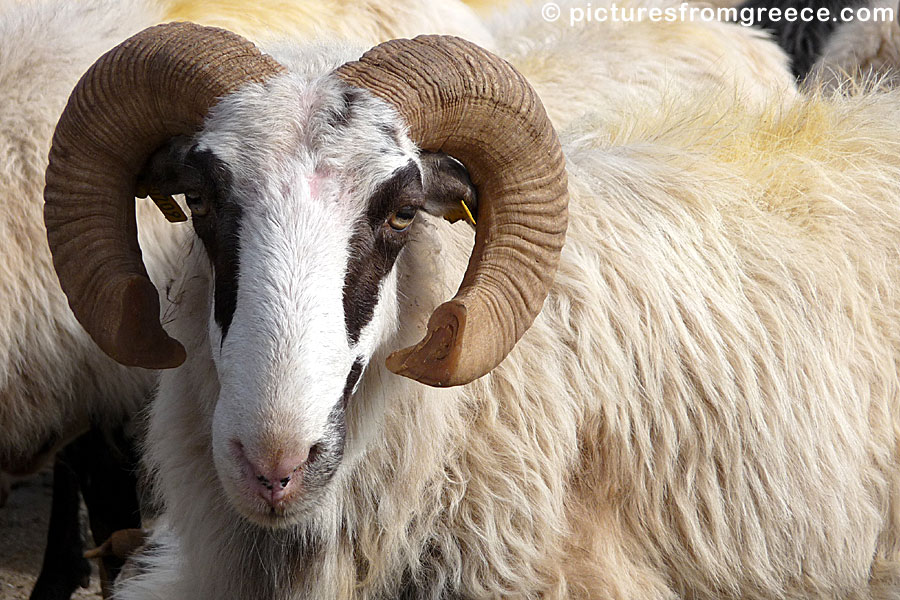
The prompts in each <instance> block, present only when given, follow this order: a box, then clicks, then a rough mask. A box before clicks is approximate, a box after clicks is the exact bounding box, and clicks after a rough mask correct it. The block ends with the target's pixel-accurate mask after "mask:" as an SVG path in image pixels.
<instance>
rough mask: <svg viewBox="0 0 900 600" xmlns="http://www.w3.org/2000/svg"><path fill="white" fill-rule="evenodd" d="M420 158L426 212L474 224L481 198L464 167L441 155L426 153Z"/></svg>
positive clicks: (454, 160) (451, 158) (450, 157)
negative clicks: (479, 198)
mask: <svg viewBox="0 0 900 600" xmlns="http://www.w3.org/2000/svg"><path fill="white" fill-rule="evenodd" d="M419 158H420V159H421V161H422V183H423V187H424V191H425V211H426V212H428V213H429V214H432V215H437V216H441V217H444V218H445V219H447V220H448V221H450V222H451V223H455V222H456V221H460V220H464V221H466V222H468V223H469V224H470V225H474V224H475V220H476V219H477V218H478V195H477V191H476V190H475V186H474V185H472V181H471V180H470V179H469V173H468V171H466V168H465V167H464V166H463V164H462V163H461V162H459V161H458V160H456V159H455V158H453V157H452V156H450V155H448V154H443V153H440V152H423V153H422V155H421V156H420V157H419ZM467 209H468V214H467Z"/></svg>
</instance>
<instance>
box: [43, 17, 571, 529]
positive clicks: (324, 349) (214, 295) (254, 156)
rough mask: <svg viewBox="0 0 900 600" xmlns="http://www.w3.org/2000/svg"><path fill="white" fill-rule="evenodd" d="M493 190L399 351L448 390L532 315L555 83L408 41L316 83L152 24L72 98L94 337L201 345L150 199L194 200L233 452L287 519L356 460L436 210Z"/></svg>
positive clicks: (129, 357) (261, 505)
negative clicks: (419, 241) (175, 293)
mask: <svg viewBox="0 0 900 600" xmlns="http://www.w3.org/2000/svg"><path fill="white" fill-rule="evenodd" d="M460 165H465V169H463V168H462V167H461V166H460ZM469 177H471V180H470V179H469ZM474 190H477V197H478V210H477V217H478V218H477V228H476V239H475V247H474V249H473V252H472V256H471V259H470V263H469V267H468V270H467V272H466V275H465V277H464V279H463V281H462V285H461V286H460V288H459V291H458V293H457V294H456V296H455V297H454V298H453V299H452V300H450V301H448V302H446V303H444V304H443V305H441V306H439V307H438V308H437V309H436V310H435V311H434V313H433V314H432V316H431V318H430V320H429V322H428V330H427V333H426V335H425V337H424V339H423V340H422V341H421V342H420V343H419V344H417V345H416V346H414V347H412V348H407V349H404V350H399V351H398V352H395V353H394V354H393V355H391V356H390V357H389V359H388V366H389V368H390V369H391V370H393V371H394V372H396V373H399V374H402V375H405V376H407V377H411V378H413V379H416V380H418V381H421V382H423V383H426V384H430V385H439V386H446V385H459V384H464V383H467V382H469V381H472V380H473V379H475V378H477V377H480V376H481V375H483V374H485V373H487V372H488V371H490V370H491V369H492V368H494V367H495V366H496V365H497V364H499V363H500V362H501V361H502V360H503V358H504V357H505V356H506V355H507V353H509V351H510V350H511V349H512V348H513V346H514V345H515V343H516V342H517V341H518V339H519V338H520V337H521V335H522V334H523V333H524V332H525V330H526V329H527V328H528V327H529V326H530V325H531V323H532V321H533V320H534V318H535V316H536V315H537V313H538V312H539V311H540V309H541V305H542V303H543V301H544V298H545V297H546V295H547V292H548V289H549V287H550V284H551V281H552V278H553V275H554V272H555V270H556V265H557V261H558V256H559V252H560V249H561V247H562V243H563V240H564V236H565V229H566V218H567V211H566V202H567V194H566V176H565V169H564V161H563V157H562V152H561V150H560V147H559V142H558V140H557V137H556V134H555V133H554V131H553V129H552V127H551V125H550V123H549V121H548V119H547V117H546V115H545V113H544V110H543V108H542V107H541V105H540V102H539V100H538V99H537V97H536V96H535V94H534V92H533V91H532V90H531V88H530V87H529V85H528V84H527V83H526V82H525V80H524V79H523V78H522V77H521V76H520V75H519V74H518V73H516V72H515V71H514V70H513V69H512V68H511V67H510V66H509V65H508V64H507V63H505V62H504V61H502V60H500V59H498V58H496V57H494V56H492V55H490V54H489V53H487V52H485V51H484V50H482V49H480V48H478V47H476V46H473V45H472V44H470V43H468V42H465V41H463V40H460V39H456V38H448V37H436V36H428V37H420V38H417V39H415V40H395V41H392V42H387V43H385V44H382V45H380V46H378V47H376V48H374V49H372V50H371V51H369V52H368V53H366V54H365V55H364V56H363V57H362V59H360V60H359V61H358V62H353V63H348V64H345V65H343V66H342V67H340V68H338V69H337V70H336V71H335V72H333V73H331V74H329V75H327V76H325V77H320V78H318V79H315V80H301V79H299V78H291V77H289V76H288V74H287V73H286V72H285V69H284V68H283V67H282V66H281V65H279V64H278V63H277V62H276V61H274V60H273V59H272V58H271V57H269V56H266V55H263V54H261V53H260V52H259V51H258V50H257V49H256V48H255V47H254V46H253V45H252V44H250V43H249V42H247V41H246V40H243V39H241V38H239V37H238V36H235V35H234V34H231V33H229V32H226V31H223V30H219V29H211V28H203V27H199V26H196V25H192V24H186V23H177V24H167V25H160V26H157V27H154V28H151V29H148V30H145V31H144V32H142V33H139V34H138V35H136V36H134V37H133V38H131V39H129V40H127V41H125V42H124V43H122V44H121V45H120V46H118V47H116V48H115V49H113V50H112V51H110V52H109V53H108V54H106V55H105V56H103V57H101V58H100V59H99V60H98V61H97V62H96V63H95V64H94V66H93V67H92V68H91V69H90V70H89V71H88V72H87V73H86V74H85V76H84V77H83V78H82V80H81V81H80V82H79V84H78V86H77V87H76V89H75V91H74V92H73V94H72V97H71V98H70V100H69V104H68V106H67V108H66V110H65V112H64V114H63V115H62V117H61V119H60V122H59V125H58V127H57V130H56V134H55V136H54V140H53V147H52V150H51V153H50V166H49V168H48V171H47V187H46V191H45V199H46V209H45V218H46V223H47V229H48V237H49V241H50V246H51V249H52V251H53V257H54V263H55V265H56V269H57V272H58V273H59V277H60V281H61V283H62V287H63V289H64V290H65V292H66V294H67V295H68V297H69V301H70V305H71V306H72V309H73V311H74V313H75V315H76V316H77V318H78V319H79V321H80V322H81V323H82V325H84V327H85V329H87V331H88V332H89V333H90V334H91V336H92V337H93V338H94V340H95V341H96V342H97V343H98V344H99V345H100V347H101V348H102V349H103V350H104V351H106V352H107V353H108V354H109V355H110V356H112V357H113V358H115V359H116V360H118V361H119V362H121V363H123V364H127V365H134V366H141V367H146V368H172V367H177V366H178V365H180V364H181V363H182V362H183V361H184V359H185V350H184V348H183V346H182V345H181V344H180V343H179V342H177V341H175V340H174V339H172V338H170V337H169V336H168V335H167V334H166V332H165V331H164V330H163V328H162V326H161V324H160V320H159V303H158V294H157V291H156V289H155V288H154V287H153V284H152V283H151V282H150V280H149V279H148V277H147V273H146V270H145V268H144V265H143V262H142V258H141V250H140V248H139V246H138V243H137V236H136V223H135V212H134V197H135V195H136V193H141V194H143V193H144V192H147V191H154V192H155V193H158V194H162V195H166V194H177V193H183V194H185V198H186V201H187V205H188V207H189V208H190V210H191V213H192V215H191V221H192V225H193V228H194V231H195V233H196V236H197V237H198V238H199V240H200V241H201V242H202V245H203V247H204V248H205V251H206V253H207V255H208V258H209V263H210V267H211V272H212V281H213V285H212V289H211V290H210V294H211V299H210V315H209V345H210V351H211V353H212V356H213V359H214V362H215V365H216V370H217V373H218V378H219V384H220V392H219V400H218V404H217V406H216V409H215V417H214V427H213V451H214V456H215V459H216V465H217V470H218V472H219V476H220V479H221V480H222V482H223V484H224V486H225V488H226V490H228V491H229V492H230V495H231V496H232V498H233V500H234V501H235V504H236V505H237V506H238V508H239V509H241V511H242V512H243V513H244V514H245V515H246V516H248V517H250V518H252V519H254V520H257V521H260V522H268V523H273V522H274V521H273V520H272V519H275V520H277V518H276V517H278V516H281V515H290V514H291V512H292V510H294V509H295V508H296V506H298V505H299V504H298V503H297V502H296V499H297V498H299V497H301V496H303V497H305V498H307V499H308V498H309V496H310V494H312V493H313V492H314V491H315V490H317V489H320V488H322V487H324V486H325V484H326V483H327V481H328V480H329V479H330V477H331V475H332V474H333V473H334V471H335V468H336V465H337V464H338V463H339V461H340V458H341V455H342V450H343V441H344V440H343V430H344V422H343V419H344V416H343V407H344V404H345V403H346V401H347V398H348V396H349V395H350V394H351V393H352V391H353V389H354V386H355V384H356V382H357V380H358V378H359V376H360V373H361V372H362V370H363V369H364V368H365V367H366V365H367V363H368V362H369V360H370V359H371V357H372V355H373V353H374V351H375V349H376V347H377V346H378V344H379V342H380V341H382V340H384V339H386V336H387V335H388V334H389V333H390V329H391V328H392V327H396V316H397V315H396V311H397V309H396V306H397V303H396V297H395V296H396V289H397V283H396V277H397V274H396V273H395V271H396V268H395V259H396V258H397V256H398V254H399V253H400V252H401V251H402V249H403V247H404V244H405V243H406V241H407V238H408V236H409V235H410V230H411V229H414V222H415V220H416V214H417V213H418V212H419V211H428V212H431V213H436V214H441V215H445V216H446V215H448V213H453V212H458V211H459V210H460V208H461V207H460V204H459V202H460V200H462V199H465V198H467V197H469V198H470V199H471V196H473V195H474V194H475V192H474Z"/></svg>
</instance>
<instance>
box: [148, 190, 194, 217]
mask: <svg viewBox="0 0 900 600" xmlns="http://www.w3.org/2000/svg"><path fill="white" fill-rule="evenodd" d="M150 199H151V200H153V202H155V203H156V206H157V207H158V208H159V210H161V211H162V214H163V215H165V217H166V220H167V221H169V223H184V222H185V221H187V215H185V214H184V211H183V210H181V207H180V206H178V203H177V202H175V198H173V197H172V196H163V195H160V194H154V193H153V192H151V193H150Z"/></svg>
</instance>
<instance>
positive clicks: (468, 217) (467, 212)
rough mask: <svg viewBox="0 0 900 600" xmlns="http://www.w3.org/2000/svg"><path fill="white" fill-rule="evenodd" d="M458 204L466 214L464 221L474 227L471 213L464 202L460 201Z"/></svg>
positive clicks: (473, 218)
mask: <svg viewBox="0 0 900 600" xmlns="http://www.w3.org/2000/svg"><path fill="white" fill-rule="evenodd" d="M459 203H460V204H462V207H463V210H464V211H465V212H466V219H467V220H468V221H469V223H471V224H472V227H475V217H473V216H472V211H471V210H469V207H468V206H466V203H465V201H464V200H460V201H459Z"/></svg>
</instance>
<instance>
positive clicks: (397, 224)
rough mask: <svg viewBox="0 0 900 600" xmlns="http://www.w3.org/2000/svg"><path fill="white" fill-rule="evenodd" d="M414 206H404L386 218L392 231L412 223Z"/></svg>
mask: <svg viewBox="0 0 900 600" xmlns="http://www.w3.org/2000/svg"><path fill="white" fill-rule="evenodd" d="M416 212H417V210H416V207H414V206H404V207H403V208H401V209H400V210H398V211H397V212H395V213H394V214H392V215H391V216H390V217H389V218H388V225H390V226H391V229H393V230H394V231H404V230H405V229H407V228H408V227H409V226H410V225H412V222H413V219H415V218H416Z"/></svg>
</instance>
